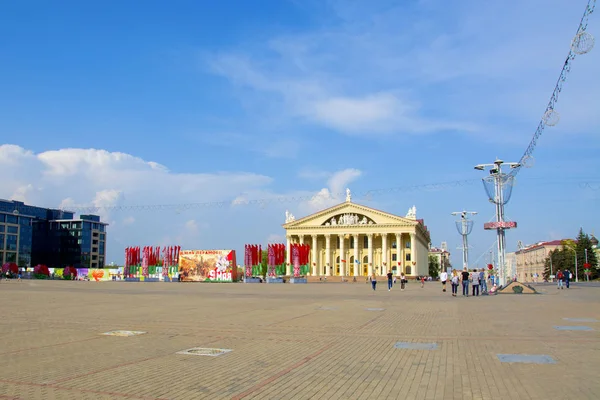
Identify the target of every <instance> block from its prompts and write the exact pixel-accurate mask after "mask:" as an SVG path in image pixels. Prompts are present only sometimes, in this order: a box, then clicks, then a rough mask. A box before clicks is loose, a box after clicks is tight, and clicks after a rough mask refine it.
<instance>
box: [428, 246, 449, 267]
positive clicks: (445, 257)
mask: <svg viewBox="0 0 600 400" xmlns="http://www.w3.org/2000/svg"><path fill="white" fill-rule="evenodd" d="M429 257H433V258H434V259H435V260H436V262H437V264H438V265H439V266H440V272H442V271H446V272H450V271H448V269H449V268H451V264H450V252H449V251H448V245H447V244H446V242H442V245H441V246H440V247H431V248H430V249H429Z"/></svg>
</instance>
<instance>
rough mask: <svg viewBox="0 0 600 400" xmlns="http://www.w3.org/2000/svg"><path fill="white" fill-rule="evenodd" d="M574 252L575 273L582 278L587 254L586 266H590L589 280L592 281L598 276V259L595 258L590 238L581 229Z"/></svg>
mask: <svg viewBox="0 0 600 400" xmlns="http://www.w3.org/2000/svg"><path fill="white" fill-rule="evenodd" d="M575 251H576V252H577V273H578V274H579V276H581V277H582V278H583V277H584V273H585V272H584V268H585V261H586V253H587V262H588V264H590V270H591V276H590V278H591V279H594V278H595V277H596V276H597V275H598V259H597V257H596V253H595V251H594V248H593V247H592V242H591V240H590V237H589V235H588V234H587V233H585V232H583V228H580V229H579V234H578V235H577V244H576V246H575Z"/></svg>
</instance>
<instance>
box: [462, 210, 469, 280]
mask: <svg viewBox="0 0 600 400" xmlns="http://www.w3.org/2000/svg"><path fill="white" fill-rule="evenodd" d="M462 229H463V230H462V231H463V235H462V237H463V268H467V269H468V268H469V241H468V239H467V229H468V227H467V220H466V219H463V220H462Z"/></svg>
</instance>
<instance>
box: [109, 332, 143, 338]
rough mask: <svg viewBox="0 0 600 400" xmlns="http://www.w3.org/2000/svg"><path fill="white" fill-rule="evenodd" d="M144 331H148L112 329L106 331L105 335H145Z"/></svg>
mask: <svg viewBox="0 0 600 400" xmlns="http://www.w3.org/2000/svg"><path fill="white" fill-rule="evenodd" d="M144 333H146V332H142V331H110V332H104V333H103V335H107V336H121V337H127V336H136V335H143V334H144Z"/></svg>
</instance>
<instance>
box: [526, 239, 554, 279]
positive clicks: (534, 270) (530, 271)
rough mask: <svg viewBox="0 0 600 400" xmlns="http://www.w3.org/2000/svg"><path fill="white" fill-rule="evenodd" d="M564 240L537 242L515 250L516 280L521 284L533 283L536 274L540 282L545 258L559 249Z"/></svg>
mask: <svg viewBox="0 0 600 400" xmlns="http://www.w3.org/2000/svg"><path fill="white" fill-rule="evenodd" d="M564 240H566V239H563V240H552V241H549V242H538V243H535V244H532V245H529V246H525V247H523V248H521V249H519V250H517V251H516V252H515V255H516V262H517V279H518V280H519V281H521V282H533V277H534V275H535V274H537V276H538V281H540V280H541V279H542V276H543V275H544V267H545V265H544V263H545V261H546V257H547V256H548V254H549V253H550V252H551V251H553V250H556V249H558V248H560V247H561V246H562V244H563V241H564Z"/></svg>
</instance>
